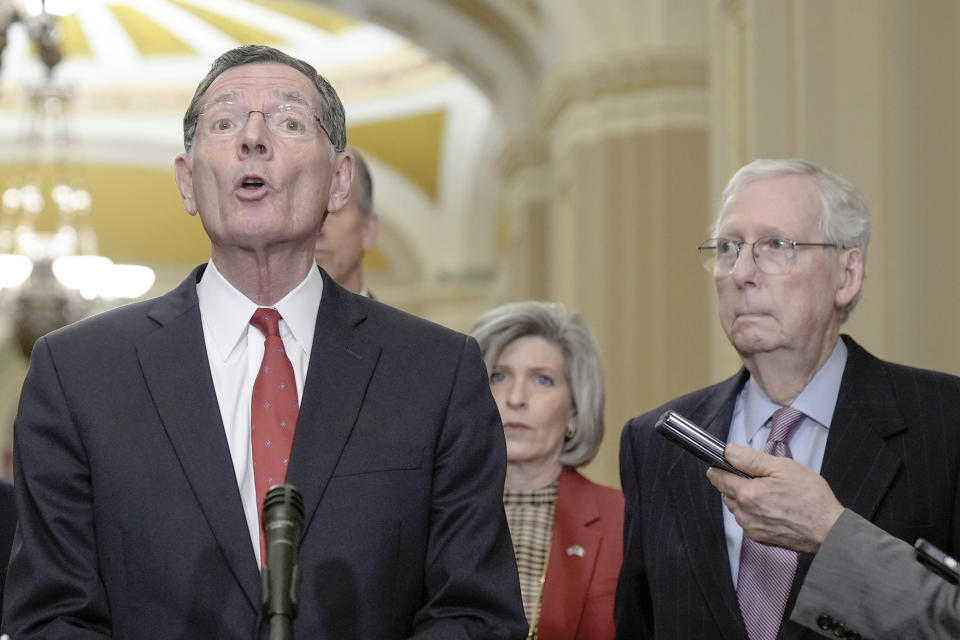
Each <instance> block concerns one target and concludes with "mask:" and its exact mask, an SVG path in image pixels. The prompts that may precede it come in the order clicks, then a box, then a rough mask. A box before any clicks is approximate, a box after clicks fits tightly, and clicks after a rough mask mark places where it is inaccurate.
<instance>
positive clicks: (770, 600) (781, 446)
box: [737, 407, 805, 640]
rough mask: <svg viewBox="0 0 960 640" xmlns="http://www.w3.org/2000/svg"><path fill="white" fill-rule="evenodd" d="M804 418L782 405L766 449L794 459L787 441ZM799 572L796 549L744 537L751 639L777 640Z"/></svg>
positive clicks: (742, 586) (740, 589) (743, 594)
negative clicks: (761, 542)
mask: <svg viewBox="0 0 960 640" xmlns="http://www.w3.org/2000/svg"><path fill="white" fill-rule="evenodd" d="M804 417H805V416H804V414H803V413H802V412H800V411H797V410H796V409H794V408H793V407H780V408H779V409H777V410H776V411H774V412H773V426H772V427H771V428H770V436H769V437H768V438H767V444H766V446H765V447H764V451H765V452H767V453H769V454H771V455H774V456H784V457H787V458H792V457H793V456H792V455H791V453H790V446H789V445H788V444H787V442H788V441H789V440H790V436H791V435H793V432H794V430H795V429H796V428H797V426H798V425H799V424H800V423H801V422H803V419H804ZM796 571H797V552H796V551H791V550H790V549H784V548H783V547H771V546H768V545H765V544H760V543H759V542H756V541H755V540H751V539H750V538H748V537H747V536H746V535H744V536H743V544H742V546H741V547H740V574H739V576H740V577H739V578H738V580H737V600H738V601H739V603H740V612H741V613H742V614H743V622H744V624H745V625H746V627H747V635H748V636H749V637H750V640H774V639H775V638H776V637H777V633H778V632H779V631H780V620H781V618H783V611H784V609H786V606H787V597H788V596H789V595H790V585H791V584H792V583H793V576H794V573H796Z"/></svg>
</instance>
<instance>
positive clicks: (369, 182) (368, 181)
mask: <svg viewBox="0 0 960 640" xmlns="http://www.w3.org/2000/svg"><path fill="white" fill-rule="evenodd" d="M350 153H351V154H352V155H353V160H354V163H353V168H354V175H355V176H356V177H355V178H354V180H356V181H357V186H358V187H360V189H359V191H358V192H357V195H358V196H359V197H358V198H357V209H359V210H360V213H361V214H362V215H365V216H368V215H370V212H371V211H373V177H372V176H371V175H370V167H368V166H367V161H366V160H364V159H363V156H362V155H360V152H359V151H357V150H356V149H355V148H353V147H350Z"/></svg>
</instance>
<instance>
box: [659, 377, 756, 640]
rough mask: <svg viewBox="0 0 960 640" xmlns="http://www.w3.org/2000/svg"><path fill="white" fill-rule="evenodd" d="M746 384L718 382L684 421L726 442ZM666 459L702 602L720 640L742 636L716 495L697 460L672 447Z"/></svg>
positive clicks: (736, 639)
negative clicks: (709, 614) (692, 423)
mask: <svg viewBox="0 0 960 640" xmlns="http://www.w3.org/2000/svg"><path fill="white" fill-rule="evenodd" d="M746 379H747V374H746V371H745V370H741V371H740V372H739V373H738V374H737V375H735V376H733V377H732V378H729V379H728V380H726V381H724V382H722V383H720V384H719V385H717V387H715V390H714V392H713V393H712V394H711V395H710V396H709V397H708V398H705V399H704V401H703V402H702V403H701V404H700V405H699V406H698V407H696V408H695V409H694V410H693V411H691V412H690V415H688V416H686V417H688V418H690V419H691V420H692V421H693V422H695V423H697V424H699V425H700V426H701V427H702V428H704V429H706V430H707V431H708V432H710V433H711V434H712V435H714V436H716V437H717V438H719V439H721V440H724V441H726V439H727V433H728V432H729V430H730V420H731V419H732V416H733V408H734V404H735V401H736V397H737V393H738V392H739V391H740V389H741V388H742V387H743V384H744V382H745V381H746ZM668 451H669V452H670V453H669V454H668V455H671V456H672V457H673V462H672V463H669V467H668V470H667V476H668V478H669V482H668V485H669V487H670V493H671V496H672V498H673V501H674V503H675V505H676V514H677V525H678V527H679V529H680V537H681V539H682V540H683V543H684V548H685V549H686V550H687V554H688V555H689V558H690V566H691V567H693V568H694V569H693V570H694V575H695V576H696V580H697V584H698V586H699V587H700V592H701V597H702V600H703V601H704V602H705V603H707V606H708V607H709V609H710V611H711V613H712V614H713V617H714V619H715V620H716V622H717V627H718V628H719V629H720V630H721V632H722V634H723V637H724V638H729V639H730V640H739V639H741V638H744V637H746V630H745V628H744V626H743V622H742V619H741V617H740V607H739V605H738V604H737V594H736V590H735V588H734V585H733V580H732V578H731V576H730V563H729V561H728V554H727V545H726V539H725V537H724V531H723V511H722V504H721V501H720V495H719V494H718V493H717V490H716V489H714V488H713V486H712V485H711V484H710V483H709V482H708V481H707V478H706V476H705V475H704V471H705V467H704V464H703V463H702V462H700V461H699V460H698V459H697V458H695V457H694V456H692V455H691V454H689V453H687V452H686V451H683V450H681V449H680V448H679V447H673V446H672V445H671V446H670V448H669V449H668Z"/></svg>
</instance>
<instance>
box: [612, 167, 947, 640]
mask: <svg viewBox="0 0 960 640" xmlns="http://www.w3.org/2000/svg"><path fill="white" fill-rule="evenodd" d="M712 235H713V236H714V237H713V238H711V239H710V240H707V241H705V242H704V243H703V244H701V246H700V248H699V251H700V256H701V259H702V261H703V263H704V266H705V267H707V269H708V271H709V272H710V273H711V274H712V275H713V277H714V280H715V284H716V290H717V301H718V310H719V317H720V324H721V325H722V327H723V330H724V332H725V333H726V335H727V337H728V339H729V340H730V342H731V344H732V345H733V346H734V348H735V349H736V351H737V353H738V354H739V355H740V358H741V360H742V361H743V368H742V369H741V370H740V371H739V372H738V373H737V374H736V375H734V376H733V377H732V378H729V379H728V380H726V381H724V382H721V383H719V384H716V385H713V386H711V387H707V388H705V389H701V390H699V391H695V392H693V393H690V394H688V395H685V396H683V397H681V398H677V399H676V400H674V401H672V402H670V403H668V404H667V405H665V406H664V407H661V408H659V409H656V410H654V411H652V412H650V413H647V414H645V415H642V416H640V417H638V418H635V419H633V420H631V421H630V422H629V423H628V425H627V427H626V429H625V430H624V433H623V436H622V442H621V477H622V481H623V488H624V493H625V495H626V522H625V527H626V529H625V540H624V545H625V548H624V562H623V569H622V570H621V574H620V581H619V584H618V592H617V601H616V624H617V637H618V638H625V639H626V638H648V637H654V636H655V637H656V638H658V640H659V639H664V640H671V639H676V640H680V639H684V640H686V639H688V638H717V639H725V640H735V639H736V640H740V639H744V638H749V639H750V640H773V639H774V638H800V637H803V636H804V634H809V636H811V637H812V636H813V632H812V631H807V630H805V629H803V628H802V627H801V626H800V625H798V624H796V623H795V622H792V621H790V619H789V614H790V611H791V609H792V606H793V602H794V601H795V599H796V593H797V591H798V589H799V585H800V584H801V583H802V582H803V576H804V575H805V573H806V571H807V569H808V567H809V564H810V560H811V557H810V556H809V555H798V554H797V553H796V552H793V551H789V550H785V549H782V548H779V547H773V546H768V545H762V544H759V543H757V542H755V541H753V540H752V539H750V538H749V537H746V536H744V535H743V530H742V529H741V527H740V525H739V523H738V522H737V520H736V518H735V517H734V515H733V514H732V513H731V512H730V511H729V510H728V509H727V508H726V506H725V505H724V504H723V503H722V501H721V496H720V494H719V493H718V492H717V491H716V490H714V488H713V487H712V486H711V485H710V483H709V482H707V478H706V477H705V475H704V468H705V467H704V464H703V463H702V462H700V461H699V460H698V459H697V458H695V457H694V456H692V455H690V454H689V453H687V452H685V451H683V450H682V449H680V448H679V447H677V446H675V445H674V444H672V443H671V442H669V441H668V440H666V439H665V438H662V437H660V436H659V435H657V434H656V433H655V432H654V429H653V426H654V423H655V422H656V420H657V418H658V416H659V415H660V413H661V412H662V411H663V410H664V409H666V408H672V409H674V410H676V411H677V412H679V413H680V414H682V415H684V416H686V417H687V418H689V419H690V420H692V421H693V422H695V423H697V424H699V425H700V426H702V427H703V428H704V429H706V430H707V431H709V432H710V433H712V434H713V435H714V436H716V437H717V438H719V439H720V440H722V441H725V442H728V443H737V444H741V445H747V446H750V447H753V448H754V449H762V450H765V451H766V452H768V453H772V454H774V455H778V456H789V457H792V458H793V459H794V460H796V461H798V462H800V463H801V464H803V465H805V466H806V467H809V468H810V469H813V470H814V471H816V472H818V473H820V474H821V475H822V476H823V477H824V478H825V479H826V481H827V482H828V483H829V485H830V487H831V488H832V491H833V492H834V493H835V494H836V496H837V498H838V500H839V502H840V503H841V504H842V505H843V506H845V507H846V508H847V509H849V510H850V511H851V512H854V513H857V514H860V515H861V516H862V517H864V518H865V519H867V520H869V521H871V522H873V523H874V524H875V525H877V526H879V527H880V528H882V529H885V530H886V531H888V532H890V533H891V534H893V535H895V536H897V537H899V538H902V539H904V540H907V541H911V542H912V541H913V540H915V539H916V538H918V537H924V538H926V539H928V540H930V541H931V542H933V543H934V544H936V545H937V546H939V547H941V548H943V549H946V550H948V551H951V552H956V551H957V550H958V549H960V522H958V520H957V518H956V517H955V505H956V504H957V500H958V498H960V494H958V486H957V484H958V478H960V438H957V437H956V431H957V426H958V424H960V384H958V382H960V381H958V379H957V378H955V377H953V376H948V375H946V374H940V373H935V372H930V371H923V370H919V369H911V368H908V367H903V366H899V365H894V364H891V363H887V362H883V361H881V360H878V359H877V358H875V357H873V356H872V355H870V354H869V353H867V352H866V351H865V350H864V349H863V348H861V347H860V346H859V345H857V343H856V342H854V341H853V340H852V339H851V338H850V337H849V336H841V335H840V326H841V324H842V323H843V322H844V321H845V320H846V319H847V316H848V315H849V313H850V311H851V309H852V308H853V306H854V305H855V303H856V301H857V299H858V298H859V296H860V291H861V287H862V285H863V280H864V273H865V266H864V265H865V258H866V253H867V245H868V241H869V235H870V217H869V211H868V210H867V207H866V205H865V203H864V202H863V199H862V198H861V196H860V195H859V193H858V192H857V190H856V189H855V188H854V187H853V185H851V184H850V183H848V182H847V181H846V180H843V179H842V178H840V177H838V176H835V175H833V174H831V173H829V172H827V171H825V170H824V169H822V168H819V167H816V166H814V165H811V164H809V163H807V162H803V161H799V160H757V161H755V162H752V163H750V164H748V165H747V166H745V167H743V168H742V169H740V171H738V172H737V173H736V174H735V175H734V176H733V178H732V179H731V180H730V182H729V183H728V185H727V187H726V189H725V191H724V194H723V196H722V198H721V206H720V210H719V215H718V217H717V220H716V223H715V227H714V232H713V234H712Z"/></svg>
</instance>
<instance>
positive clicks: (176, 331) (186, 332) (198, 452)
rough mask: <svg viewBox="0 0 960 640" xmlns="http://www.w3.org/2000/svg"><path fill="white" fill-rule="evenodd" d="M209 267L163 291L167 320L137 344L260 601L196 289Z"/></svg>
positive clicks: (220, 538) (173, 435)
mask: <svg viewBox="0 0 960 640" xmlns="http://www.w3.org/2000/svg"><path fill="white" fill-rule="evenodd" d="M202 269H203V267H200V268H198V269H197V270H195V271H194V272H193V274H191V276H190V277H188V278H187V279H186V280H185V281H184V282H183V283H182V284H181V285H180V286H179V287H178V288H177V289H175V290H173V291H172V292H170V293H169V294H167V295H166V296H164V297H162V298H160V299H159V301H158V304H157V306H156V307H155V308H154V309H153V311H152V312H151V314H150V317H151V319H153V320H154V321H155V322H157V323H158V324H159V328H158V329H157V330H156V331H155V332H153V333H151V334H149V335H147V336H146V337H144V338H143V339H142V340H141V341H140V342H139V343H138V344H137V354H138V357H139V359H140V364H141V367H142V369H143V376H144V378H145V380H146V384H147V387H148V388H149V389H150V394H151V396H152V397H153V402H154V405H155V406H156V409H157V413H158V414H159V416H160V420H161V422H162V423H163V426H164V429H166V432H167V436H168V437H169V439H170V442H171V444H172V445H173V448H174V450H175V451H176V454H177V457H178V458H179V460H180V465H181V467H182V469H183V472H184V474H185V475H186V476H187V480H188V481H189V482H190V486H191V487H192V488H193V492H194V494H195V495H196V497H197V501H198V502H199V503H200V507H201V509H202V510H203V513H204V514H205V516H206V519H207V523H208V524H209V526H210V529H211V530H212V532H213V535H214V537H215V538H216V540H217V543H218V544H219V545H220V548H221V550H222V551H223V554H224V557H225V558H226V559H227V562H228V563H229V565H230V567H231V569H232V570H233V573H234V575H235V576H236V578H237V581H238V582H239V583H240V585H241V586H242V587H243V590H244V592H245V593H246V595H247V597H248V598H249V599H250V603H251V605H252V606H253V607H254V608H259V601H260V593H259V579H260V576H259V571H258V569H257V563H256V557H255V555H254V553H253V547H252V546H251V543H250V534H249V532H248V529H247V522H246V519H245V518H244V514H243V504H242V502H241V500H240V492H239V490H238V489H237V482H236V474H235V472H234V470H233V464H232V462H231V458H230V450H229V447H228V446H227V440H226V436H225V434H224V427H223V420H222V418H221V416H220V408H219V405H218V403H217V395H216V391H215V390H214V387H213V380H212V379H211V377H210V365H209V363H208V361H207V351H206V346H205V343H204V340H203V329H202V325H201V321H200V308H199V306H198V303H197V292H196V283H197V280H198V279H199V276H200V273H201V272H202ZM181 372H183V373H181Z"/></svg>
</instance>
